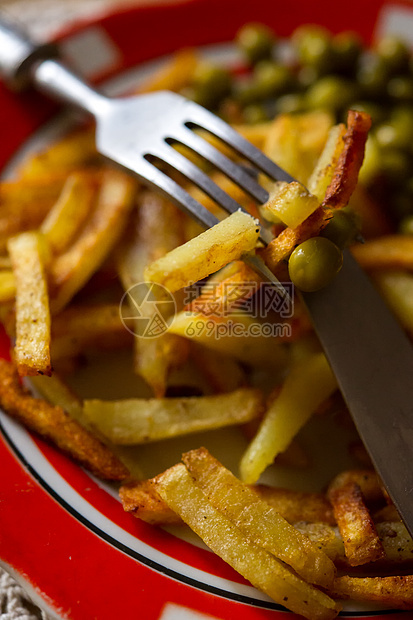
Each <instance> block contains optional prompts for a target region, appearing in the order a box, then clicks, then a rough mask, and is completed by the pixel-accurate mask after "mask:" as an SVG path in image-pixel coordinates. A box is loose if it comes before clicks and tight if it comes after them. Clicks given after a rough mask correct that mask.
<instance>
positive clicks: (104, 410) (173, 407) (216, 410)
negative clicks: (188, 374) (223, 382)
mask: <svg viewBox="0 0 413 620" xmlns="http://www.w3.org/2000/svg"><path fill="white" fill-rule="evenodd" d="M262 409H263V398H262V395H261V393H260V391H259V390H256V389H252V388H241V389H239V390H236V391H234V392H230V393H229V394H220V395H219V396H194V397H192V396H190V397H184V398H154V399H143V398H136V399H128V400H120V401H102V400H85V402H84V412H85V415H86V417H87V418H88V420H89V421H90V422H91V423H92V424H93V425H94V426H95V427H96V428H98V430H99V431H100V432H101V433H102V434H103V435H104V436H105V437H108V439H110V440H111V441H113V443H115V444H123V445H130V444H139V443H146V442H148V441H157V440H159V439H165V438H167V437H177V436H179V435H186V434H188V433H194V432H198V431H206V430H212V429H217V428H221V427H223V426H230V425H233V424H243V423H244V422H248V421H249V420H253V419H254V418H255V417H257V416H259V415H260V413H261V412H262Z"/></svg>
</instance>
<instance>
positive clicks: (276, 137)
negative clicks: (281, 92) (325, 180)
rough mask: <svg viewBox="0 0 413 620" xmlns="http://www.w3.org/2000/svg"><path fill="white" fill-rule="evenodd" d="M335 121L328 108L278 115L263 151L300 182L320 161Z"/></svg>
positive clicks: (304, 181)
mask: <svg viewBox="0 0 413 620" xmlns="http://www.w3.org/2000/svg"><path fill="white" fill-rule="evenodd" d="M332 124H333V119H332V116H331V115H330V114H329V113H328V112H323V111H317V112H308V113H305V114H298V115H292V114H291V115H287V114H282V115H280V116H277V117H276V118H275V120H274V121H273V123H272V125H271V127H270V128H269V129H268V132H267V138H266V141H265V145H264V152H265V154H266V155H268V157H270V159H272V160H273V161H276V162H277V164H278V165H279V166H281V167H282V168H284V170H286V171H287V172H289V173H290V174H291V176H293V177H294V178H295V179H297V181H299V182H300V183H304V184H306V183H307V180H308V178H309V176H310V174H311V172H312V171H313V169H314V166H315V165H316V163H317V160H318V158H319V156H320V154H321V152H322V150H323V147H324V144H325V142H326V140H327V137H328V132H329V130H330V127H331V126H332Z"/></svg>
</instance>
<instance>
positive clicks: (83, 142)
mask: <svg viewBox="0 0 413 620" xmlns="http://www.w3.org/2000/svg"><path fill="white" fill-rule="evenodd" d="M97 160H98V155H97V151H96V147H95V132H94V129H93V128H91V127H88V128H83V129H80V130H77V131H74V132H72V133H69V135H68V136H65V137H64V138H62V139H60V140H58V141H57V142H56V143H55V144H53V145H52V146H49V147H47V148H46V149H44V150H42V151H40V152H38V153H36V154H35V155H33V154H30V155H29V156H28V157H27V158H26V159H25V160H24V161H23V162H22V164H21V165H20V167H19V169H18V174H19V177H20V178H21V179H23V180H24V181H26V180H27V181H31V180H34V181H36V179H38V178H39V177H42V176H45V175H46V174H51V173H54V172H56V173H58V174H62V172H66V173H68V172H71V171H73V170H75V169H76V168H79V167H82V166H85V165H87V164H92V163H96V162H97Z"/></svg>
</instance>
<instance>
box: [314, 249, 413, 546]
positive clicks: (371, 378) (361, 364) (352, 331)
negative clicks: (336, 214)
mask: <svg viewBox="0 0 413 620" xmlns="http://www.w3.org/2000/svg"><path fill="white" fill-rule="evenodd" d="M303 299H304V302H305V304H306V306H307V308H308V310H309V313H310V316H311V319H312V322H313V324H314V328H315V330H316V332H317V334H318V336H319V339H320V341H321V344H322V346H323V348H324V351H325V354H326V356H327V359H328V361H329V363H330V365H331V367H332V369H333V371H334V373H335V375H336V377H337V381H338V384H339V387H340V390H341V392H342V394H343V397H344V399H345V401H346V403H347V406H348V408H349V410H350V413H351V415H352V418H353V420H354V422H355V424H356V427H357V429H358V431H359V434H360V436H361V439H362V440H363V442H364V445H365V447H366V449H367V451H368V453H369V455H370V457H371V459H372V461H373V464H374V466H375V468H376V470H377V473H378V474H379V476H380V477H381V479H382V481H383V484H384V486H385V488H386V490H387V492H388V493H389V495H390V497H391V499H392V500H393V502H394V504H395V506H396V508H397V510H398V511H399V513H400V516H401V517H402V519H403V521H404V523H405V525H406V528H407V530H408V531H409V533H410V535H411V536H413V462H412V461H413V458H412V457H413V346H412V344H411V342H410V341H409V339H408V337H407V336H406V334H405V332H404V331H403V329H402V328H401V326H400V325H399V324H398V322H397V320H396V319H395V317H394V316H393V314H392V313H391V312H390V310H389V309H388V307H387V306H386V304H385V303H384V301H383V299H382V298H381V297H380V295H379V293H378V292H377V290H376V289H375V287H374V285H373V283H372V282H371V280H370V279H369V278H368V276H367V275H366V274H365V273H364V271H363V270H362V269H361V267H360V266H359V265H358V263H357V262H356V261H355V259H354V258H353V257H352V255H351V254H350V252H349V251H348V250H346V251H345V252H344V263H343V268H342V270H341V271H340V273H339V274H338V276H337V277H336V278H335V280H334V281H333V282H332V283H331V284H330V285H329V286H328V287H326V288H324V289H322V290H320V291H317V292H314V293H305V294H303Z"/></svg>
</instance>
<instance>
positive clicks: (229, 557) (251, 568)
mask: <svg viewBox="0 0 413 620" xmlns="http://www.w3.org/2000/svg"><path fill="white" fill-rule="evenodd" d="M157 490H158V493H159V494H160V496H161V497H162V498H163V499H164V500H165V501H166V502H167V504H168V505H169V506H170V507H171V508H172V509H173V510H174V511H175V512H177V513H178V514H179V515H180V517H181V518H182V519H183V521H185V523H187V524H188V525H189V526H190V528H191V529H192V530H194V532H195V533H196V534H198V536H200V537H201V538H202V540H203V541H204V542H205V544H207V545H208V547H209V548H210V549H211V550H212V551H214V552H215V553H216V554H217V555H219V556H220V557H221V558H222V559H223V560H224V561H225V562H227V563H228V564H230V566H232V567H233V568H234V569H235V570H236V571H238V572H239V573H240V574H241V575H242V576H243V577H245V578H246V579H248V580H249V581H250V582H251V583H252V584H253V585H254V586H255V587H257V588H258V589H260V590H262V591H263V592H265V593H266V594H268V596H270V597H271V598H272V599H273V600H275V601H276V602H277V603H280V604H282V605H287V606H288V608H289V609H290V610H291V611H294V612H296V613H299V614H302V615H303V616H304V617H306V618H311V619H312V620H314V619H319V620H329V619H331V618H335V617H336V615H337V613H338V611H339V607H338V606H337V604H336V603H335V602H334V601H333V600H332V599H331V598H330V597H329V596H327V595H326V594H324V593H323V592H321V591H320V590H317V589H316V588H315V587H314V586H311V585H309V584H308V583H306V582H305V581H303V580H302V579H300V578H299V577H298V576H297V575H295V574H294V573H293V572H291V571H290V569H288V568H287V567H286V566H285V565H284V564H283V563H281V562H280V561H279V560H277V559H276V558H275V557H274V556H273V555H272V554H270V553H268V552H267V551H265V550H264V549H262V548H261V547H258V546H257V545H255V544H254V543H252V542H251V541H250V540H248V539H247V538H246V537H245V535H244V534H243V533H242V532H241V530H240V529H239V528H238V527H237V526H236V525H234V523H232V521H230V519H228V518H227V517H226V516H224V514H222V513H221V512H220V511H218V510H216V509H215V508H214V507H213V506H212V505H211V503H210V502H209V501H208V499H207V498H206V496H205V494H204V493H203V492H202V490H201V489H200V488H199V487H198V486H197V485H196V484H195V483H194V481H193V480H192V478H191V476H190V474H189V473H188V471H187V469H186V468H185V466H184V465H182V464H179V465H176V466H174V467H173V468H171V469H169V470H168V471H166V472H165V473H164V474H163V475H162V476H159V478H158V482H157Z"/></svg>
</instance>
